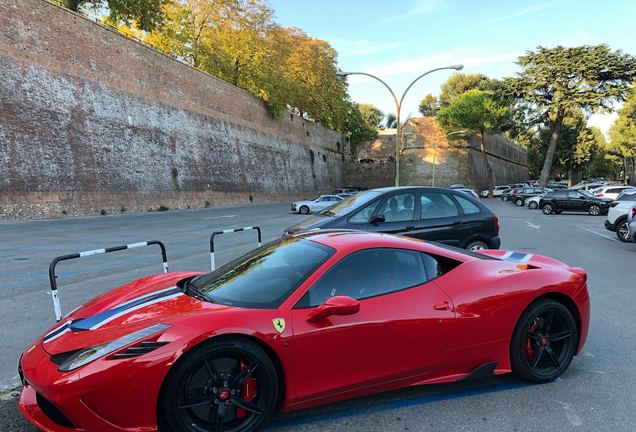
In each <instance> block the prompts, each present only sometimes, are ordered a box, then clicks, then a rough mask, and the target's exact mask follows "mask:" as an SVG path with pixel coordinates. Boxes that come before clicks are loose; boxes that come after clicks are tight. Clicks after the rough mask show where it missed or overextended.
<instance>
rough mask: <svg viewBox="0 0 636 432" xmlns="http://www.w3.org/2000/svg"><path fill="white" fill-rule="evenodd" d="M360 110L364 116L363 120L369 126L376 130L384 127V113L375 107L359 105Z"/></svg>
mask: <svg viewBox="0 0 636 432" xmlns="http://www.w3.org/2000/svg"><path fill="white" fill-rule="evenodd" d="M358 109H359V110H360V113H361V114H362V118H363V119H364V121H365V122H366V123H367V124H368V125H369V126H371V127H372V128H375V129H380V128H381V127H382V120H383V119H384V113H383V112H382V111H380V110H379V109H378V108H376V107H375V105H372V104H358Z"/></svg>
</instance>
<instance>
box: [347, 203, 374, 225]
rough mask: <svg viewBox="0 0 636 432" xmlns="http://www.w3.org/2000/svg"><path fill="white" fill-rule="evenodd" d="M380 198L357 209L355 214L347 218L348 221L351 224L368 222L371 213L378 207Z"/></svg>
mask: <svg viewBox="0 0 636 432" xmlns="http://www.w3.org/2000/svg"><path fill="white" fill-rule="evenodd" d="M381 202H382V200H377V201H375V202H372V203H370V204H367V206H366V207H363V208H362V209H360V210H358V212H357V213H356V214H354V215H353V216H351V217H350V218H349V223H352V224H365V223H369V219H371V215H373V213H374V212H375V209H377V208H378V206H379V205H380V203H381Z"/></svg>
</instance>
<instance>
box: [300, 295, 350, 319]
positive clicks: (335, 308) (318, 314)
mask: <svg viewBox="0 0 636 432" xmlns="http://www.w3.org/2000/svg"><path fill="white" fill-rule="evenodd" d="M359 310H360V302H359V301H358V300H356V299H354V298H351V297H349V296H342V295H340V296H334V297H331V298H329V299H327V301H325V302H324V303H323V304H321V305H320V306H318V307H317V308H316V309H314V310H313V311H311V312H310V313H309V315H307V322H310V323H314V322H318V321H322V320H324V319H325V318H328V317H330V316H332V315H353V314H355V313H358V311H359Z"/></svg>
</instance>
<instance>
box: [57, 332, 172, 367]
mask: <svg viewBox="0 0 636 432" xmlns="http://www.w3.org/2000/svg"><path fill="white" fill-rule="evenodd" d="M170 327H171V326H170V325H169V324H155V325H153V326H150V327H147V328H145V329H141V330H138V331H136V332H134V333H130V334H128V335H126V336H122V337H120V338H119V339H115V340H114V341H112V342H106V343H104V344H101V345H95V346H92V347H88V348H84V349H82V350H79V351H78V352H76V353H75V354H73V355H72V356H70V357H69V358H68V359H66V360H65V361H64V363H62V364H61V365H60V367H59V368H58V369H59V370H60V371H62V372H68V371H72V370H73V369H77V368H78V367H82V366H84V365H86V364H88V363H90V362H92V361H95V360H97V359H98V358H100V357H104V356H106V355H108V354H110V353H112V352H115V351H117V350H119V349H121V348H123V347H125V346H126V345H130V344H131V343H134V342H137V341H138V340H141V339H145V338H147V337H148V336H151V335H153V334H155V333H158V332H160V331H164V330H166V329H168V328H170Z"/></svg>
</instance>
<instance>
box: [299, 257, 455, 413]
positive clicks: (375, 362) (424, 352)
mask: <svg viewBox="0 0 636 432" xmlns="http://www.w3.org/2000/svg"><path fill="white" fill-rule="evenodd" d="M431 260H433V261H434V259H433V258H432V257H430V256H428V255H425V254H423V253H421V252H418V251H412V250H406V249H390V248H376V249H366V250H362V251H358V252H354V253H352V254H350V255H348V256H346V257H344V258H343V259H341V260H340V261H339V262H337V263H336V264H334V265H333V266H332V267H331V268H330V269H329V270H327V271H326V272H325V273H324V274H323V275H322V276H321V277H320V279H319V280H318V281H317V282H316V283H315V284H314V285H313V286H312V287H311V288H310V289H309V290H308V291H307V293H306V294H305V295H304V296H303V297H302V299H301V300H300V301H299V303H298V304H297V305H296V306H295V307H294V309H293V310H292V324H293V333H294V341H293V345H294V346H293V350H294V351H293V352H294V360H295V361H294V363H295V386H296V395H297V398H298V401H302V400H306V399H312V398H315V397H318V396H320V395H324V394H325V393H327V392H338V393H340V392H346V391H351V390H355V389H359V388H363V387H364V388H367V387H369V386H373V385H377V384H381V383H382V382H387V381H391V380H396V379H404V378H411V379H413V380H420V379H424V378H425V377H426V376H428V375H429V374H430V373H432V372H433V371H435V370H436V368H438V367H441V365H443V364H444V363H445V362H446V346H447V343H448V341H449V340H451V339H452V337H453V335H452V332H453V331H454V326H453V323H454V320H455V313H454V311H453V310H452V302H451V299H450V298H449V297H448V296H447V295H446V294H445V293H444V292H443V291H442V290H441V289H440V288H439V287H438V286H437V285H436V284H435V282H434V281H432V280H431V279H433V278H434V277H436V276H437V275H433V274H430V273H431V271H430V268H434V269H435V268H437V266H436V265H435V264H434V265H432V266H430V265H425V264H424V263H425V262H430V261H431ZM427 269H429V273H427ZM343 295H346V296H348V297H351V298H354V299H356V300H358V301H359V306H360V308H359V311H358V312H357V313H354V314H352V315H344V316H339V315H332V316H329V317H327V318H324V319H322V320H320V321H318V322H310V321H308V318H309V319H310V315H311V314H312V313H313V312H314V310H315V309H316V308H317V307H319V306H320V305H321V304H322V303H324V302H325V301H326V300H327V299H328V298H330V297H332V296H343Z"/></svg>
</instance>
